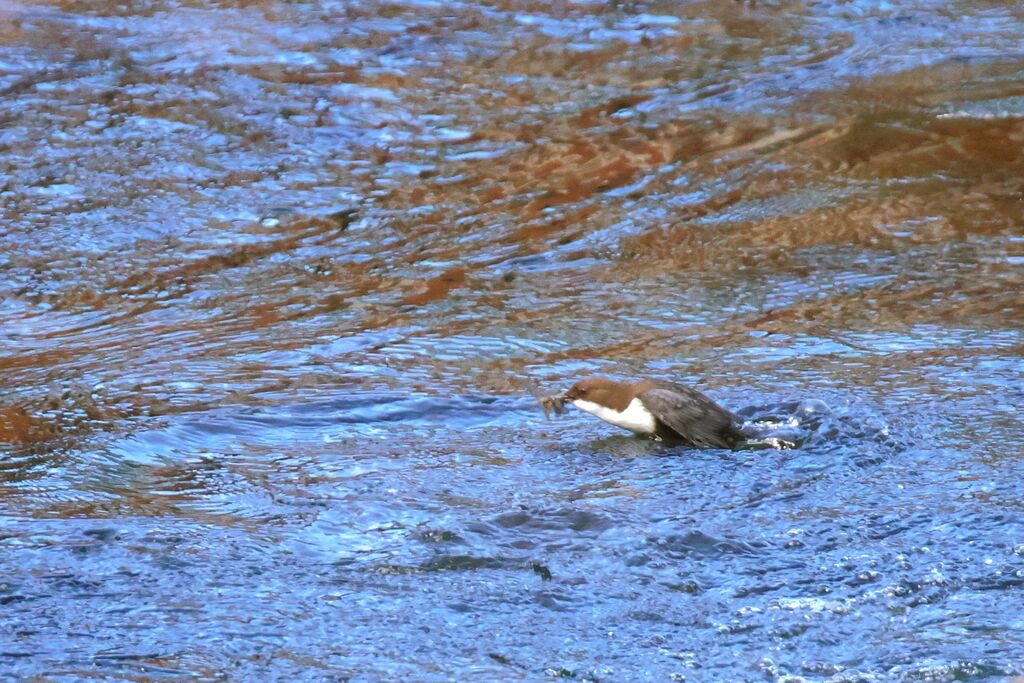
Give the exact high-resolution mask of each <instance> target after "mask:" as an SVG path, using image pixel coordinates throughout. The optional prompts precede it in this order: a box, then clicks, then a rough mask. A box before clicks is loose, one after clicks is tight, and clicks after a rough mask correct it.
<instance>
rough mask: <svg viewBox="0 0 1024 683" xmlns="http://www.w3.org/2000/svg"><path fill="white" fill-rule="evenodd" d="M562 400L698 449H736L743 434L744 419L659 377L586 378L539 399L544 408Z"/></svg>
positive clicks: (561, 407)
mask: <svg viewBox="0 0 1024 683" xmlns="http://www.w3.org/2000/svg"><path fill="white" fill-rule="evenodd" d="M566 403H572V404H573V405H574V406H576V407H577V408H579V409H580V410H583V411H585V412H588V413H590V414H592V415H596V416H597V417H599V418H601V419H602V420H604V421H605V422H608V423H610V424H613V425H615V426H616V427H622V428H624V429H628V430H630V431H631V432H633V433H635V434H639V435H642V436H646V437H649V438H653V439H656V440H659V441H666V442H673V443H682V444H686V445H689V446H696V447H700V448H735V447H736V446H737V445H739V444H740V443H742V442H743V441H744V440H745V439H746V434H745V433H744V431H743V420H742V419H741V418H740V417H739V416H738V415H736V414H735V413H733V412H731V411H729V410H727V409H725V408H723V407H722V406H720V405H718V404H717V403H715V402H714V401H712V400H711V399H710V398H708V397H707V396H705V395H704V394H702V393H701V392H699V391H697V390H696V389H694V388H692V387H688V386H684V385H682V384H677V383H676V382H669V381H666V380H662V379H642V380H637V381H633V382H617V381H615V380H613V379H609V378H607V377H587V378H586V379H581V380H580V381H578V382H576V383H575V384H573V385H572V387H571V388H570V389H569V390H568V391H567V392H565V393H564V394H562V395H560V396H549V397H546V398H543V399H541V404H542V405H543V407H544V411H545V413H548V411H550V410H552V409H553V410H554V411H555V412H556V413H557V414H561V413H562V411H563V410H564V406H565V404H566Z"/></svg>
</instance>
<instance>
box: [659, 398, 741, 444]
mask: <svg viewBox="0 0 1024 683" xmlns="http://www.w3.org/2000/svg"><path fill="white" fill-rule="evenodd" d="M639 398H640V400H641V401H643V404H644V406H645V407H646V408H647V409H648V410H649V411H651V414H652V415H654V417H656V418H657V419H658V420H659V421H660V422H662V423H663V424H664V425H665V426H666V427H668V428H669V429H671V430H672V431H674V432H676V433H677V434H679V436H680V437H682V438H683V439H685V440H686V441H689V442H690V443H692V444H694V445H695V446H704V447H711V448H732V447H733V446H734V445H735V444H736V442H737V441H738V440H740V439H741V438H742V436H741V435H740V434H739V432H738V431H737V426H738V424H739V419H738V418H737V417H736V416H735V415H733V414H732V413H730V412H729V411H728V410H726V409H725V408H722V407H721V406H719V405H718V404H717V403H715V402H714V401H712V400H711V399H710V398H708V397H707V396H705V395H704V394H702V393H700V392H699V391H697V390H696V389H691V388H690V387H684V386H682V385H680V384H674V383H671V382H657V383H655V385H654V386H653V387H652V388H650V389H648V390H647V391H644V392H643V393H641V394H640V395H639Z"/></svg>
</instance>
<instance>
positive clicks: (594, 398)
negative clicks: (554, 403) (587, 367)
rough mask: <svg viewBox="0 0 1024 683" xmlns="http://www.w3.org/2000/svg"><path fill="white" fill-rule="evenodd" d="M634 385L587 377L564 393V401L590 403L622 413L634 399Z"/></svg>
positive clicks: (603, 378) (604, 378) (605, 378)
mask: <svg viewBox="0 0 1024 683" xmlns="http://www.w3.org/2000/svg"><path fill="white" fill-rule="evenodd" d="M636 394H637V392H636V383H630V382H616V381H615V380H612V379H608V378H607V377H587V378H586V379H581V380H580V381H579V382H576V384H573V385H572V388H571V389H569V391H567V392H565V400H566V401H576V400H580V401H590V402H591V403H598V404H600V405H603V406H607V407H609V408H614V409H615V410H618V411H620V412H621V411H623V410H625V409H626V408H627V406H629V402H630V401H632V400H633V399H634V398H636Z"/></svg>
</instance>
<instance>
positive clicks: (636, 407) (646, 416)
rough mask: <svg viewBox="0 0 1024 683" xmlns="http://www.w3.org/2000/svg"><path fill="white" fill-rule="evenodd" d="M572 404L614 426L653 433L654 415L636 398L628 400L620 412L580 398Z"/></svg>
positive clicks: (641, 432) (639, 432) (640, 432)
mask: <svg viewBox="0 0 1024 683" xmlns="http://www.w3.org/2000/svg"><path fill="white" fill-rule="evenodd" d="M572 404H573V405H574V406H576V407H577V408H579V409H580V410H585V411H587V412H588V413H590V414H591V415H597V416H598V417H599V418H601V419H602V420H604V421H605V422H608V423H611V424H613V425H615V426H616V427H622V428H624V429H628V430H629V431H631V432H636V433H637V434H653V433H654V429H655V425H656V423H655V420H654V416H653V415H651V412H650V411H649V410H647V408H644V404H643V403H641V402H640V399H638V398H634V399H633V400H632V401H630V402H629V405H628V406H626V409H625V410H623V411H622V412H619V411H618V410H615V409H614V408H608V407H606V406H603V405H600V404H597V403H591V402H590V401H584V400H582V399H576V400H575V401H573V402H572Z"/></svg>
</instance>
